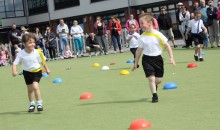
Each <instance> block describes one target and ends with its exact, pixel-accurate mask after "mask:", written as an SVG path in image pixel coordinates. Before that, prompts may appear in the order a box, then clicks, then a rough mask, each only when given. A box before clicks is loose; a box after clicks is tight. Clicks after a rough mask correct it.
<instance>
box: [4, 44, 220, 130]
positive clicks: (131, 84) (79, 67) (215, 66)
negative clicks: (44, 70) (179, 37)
mask: <svg viewBox="0 0 220 130" xmlns="http://www.w3.org/2000/svg"><path fill="white" fill-rule="evenodd" d="M204 51H205V56H204V57H205V58H204V60H205V61H204V62H196V64H197V65H198V67H197V68H193V69H188V68H187V67H186V66H187V64H188V63H190V62H192V61H193V52H194V51H193V49H188V50H186V49H175V50H174V55H175V59H176V63H177V66H176V67H175V68H174V67H172V66H171V64H169V60H168V59H169V58H168V54H167V52H164V54H163V57H164V59H165V75H164V80H163V82H162V84H161V85H160V86H159V90H158V94H159V102H158V103H155V104H153V103H151V97H152V95H151V93H150V90H149V86H148V81H147V80H146V78H145V76H144V72H143V69H142V68H139V69H138V70H137V71H135V72H131V73H130V75H126V76H121V75H120V71H121V70H122V69H128V70H129V71H130V67H131V65H132V64H127V63H126V61H127V60H128V59H131V58H132V55H131V53H122V54H110V55H106V56H97V57H95V56H94V57H91V58H89V57H85V58H78V59H71V60H62V61H61V60H59V61H51V62H48V66H49V67H50V69H51V71H52V73H51V75H50V76H49V77H46V78H42V80H41V83H40V89H41V92H42V96H43V100H44V111H43V112H42V113H38V112H36V111H35V112H34V113H31V114H30V113H27V112H26V111H27V109H28V98H27V90H26V86H25V83H24V80H23V76H17V77H15V78H13V77H12V76H11V67H1V68H0V74H1V78H0V99H1V100H0V130H128V128H129V126H130V123H131V122H132V121H133V120H135V119H138V118H144V119H146V120H148V121H149V122H150V123H151V126H152V127H151V129H152V130H219V129H220V124H219V121H220V114H219V113H220V103H219V100H220V94H219V93H220V86H219V79H220V49H219V48H214V49H206V50H204ZM95 62H97V63H100V64H101V66H103V65H108V66H109V67H110V70H108V71H102V70H101V69H100V67H99V68H94V67H92V64H93V63H95ZM111 62H116V64H115V65H112V66H110V65H109V64H110V63H111ZM68 67H71V69H70V70H67V69H66V68H68ZM18 70H19V71H21V68H20V66H19V67H18ZM57 77H59V78H62V80H63V82H62V83H60V84H54V83H52V81H53V79H54V78H57ZM171 81H172V82H175V83H176V84H177V85H178V88H177V89H173V90H163V89H162V88H163V85H164V84H165V83H166V82H171ZM83 92H91V93H92V94H93V95H94V98H93V99H90V100H84V101H82V100H79V97H80V95H81V93H83Z"/></svg>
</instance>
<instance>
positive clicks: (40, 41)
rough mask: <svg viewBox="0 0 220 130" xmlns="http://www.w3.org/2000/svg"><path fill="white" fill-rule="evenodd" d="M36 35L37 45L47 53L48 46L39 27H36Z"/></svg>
mask: <svg viewBox="0 0 220 130" xmlns="http://www.w3.org/2000/svg"><path fill="white" fill-rule="evenodd" d="M34 35H35V37H36V41H35V46H36V47H37V46H39V47H40V48H41V49H42V50H43V52H44V55H46V48H45V46H44V44H43V41H42V40H43V35H42V34H41V33H40V29H39V27H36V28H35V33H34Z"/></svg>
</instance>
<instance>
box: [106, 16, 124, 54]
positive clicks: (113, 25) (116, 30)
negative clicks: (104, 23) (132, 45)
mask: <svg viewBox="0 0 220 130" xmlns="http://www.w3.org/2000/svg"><path fill="white" fill-rule="evenodd" d="M121 29H122V27H121V23H120V21H119V20H118V19H117V18H116V17H114V16H113V17H112V19H111V21H110V23H109V30H110V34H111V37H112V41H113V47H114V53H117V51H116V50H117V47H116V43H117V44H118V48H119V52H120V53H123V51H122V48H121V39H120V35H121V34H122V32H121Z"/></svg>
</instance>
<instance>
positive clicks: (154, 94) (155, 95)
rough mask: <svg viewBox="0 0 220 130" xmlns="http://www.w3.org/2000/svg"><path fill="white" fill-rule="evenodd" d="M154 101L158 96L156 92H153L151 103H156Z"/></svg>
mask: <svg viewBox="0 0 220 130" xmlns="http://www.w3.org/2000/svg"><path fill="white" fill-rule="evenodd" d="M156 102H158V96H157V93H153V97H152V103H156Z"/></svg>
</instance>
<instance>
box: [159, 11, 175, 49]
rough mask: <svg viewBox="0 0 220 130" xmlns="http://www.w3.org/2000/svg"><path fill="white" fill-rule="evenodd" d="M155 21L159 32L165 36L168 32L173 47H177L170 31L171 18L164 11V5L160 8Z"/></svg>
mask: <svg viewBox="0 0 220 130" xmlns="http://www.w3.org/2000/svg"><path fill="white" fill-rule="evenodd" d="M157 21H158V24H159V28H160V32H161V33H163V35H165V36H167V34H168V36H169V38H170V39H171V41H172V43H173V47H174V48H177V45H175V41H174V35H173V31H172V20H171V17H170V15H169V14H168V13H167V12H166V10H165V8H164V7H162V8H161V13H160V15H159V16H158V19H157Z"/></svg>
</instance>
